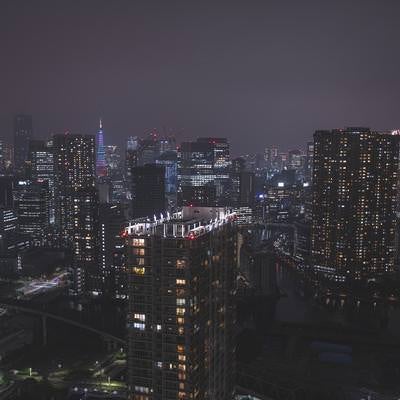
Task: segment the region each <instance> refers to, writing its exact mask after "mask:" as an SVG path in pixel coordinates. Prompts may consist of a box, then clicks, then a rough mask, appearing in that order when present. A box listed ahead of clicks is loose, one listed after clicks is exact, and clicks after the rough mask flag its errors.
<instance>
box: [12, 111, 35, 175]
mask: <svg viewBox="0 0 400 400" xmlns="http://www.w3.org/2000/svg"><path fill="white" fill-rule="evenodd" d="M31 139H32V116H31V115H22V114H21V115H17V116H16V117H15V119H14V170H15V171H16V172H17V173H22V174H24V173H25V162H26V161H27V160H28V158H29V142H30V140H31Z"/></svg>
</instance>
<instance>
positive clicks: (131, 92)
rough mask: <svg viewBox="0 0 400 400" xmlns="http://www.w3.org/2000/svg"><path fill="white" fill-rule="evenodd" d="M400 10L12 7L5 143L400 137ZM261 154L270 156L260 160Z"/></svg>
mask: <svg viewBox="0 0 400 400" xmlns="http://www.w3.org/2000/svg"><path fill="white" fill-rule="evenodd" d="M399 21H400V1H399V0H374V1H372V0H343V1H341V0H326V1H325V0H315V1H313V0H292V1H285V0H275V1H270V0H264V1H251V0H248V1H245V0H243V1H234V0H233V1H218V0H214V1H207V0H206V1H191V0H186V1H173V0H160V1H149V0H142V1H136V0H65V1H58V0H24V1H21V0H0V136H1V137H4V138H7V139H9V138H10V137H11V133H12V117H13V115H14V114H16V113H20V112H24V113H30V114H32V115H33V118H34V132H35V135H36V136H38V137H46V136H47V135H48V134H50V133H51V132H63V131H65V130H70V131H72V132H78V133H94V132H95V130H96V126H97V120H98V118H99V116H102V117H103V119H104V127H105V135H106V137H105V141H106V143H107V144H111V143H117V144H122V143H123V142H124V140H125V138H126V137H127V136H128V135H141V134H142V133H143V132H144V131H146V130H148V129H151V128H159V129H160V130H161V129H162V128H163V127H166V128H168V129H173V130H175V131H179V132H181V133H180V135H179V136H178V137H177V138H178V140H183V139H189V138H194V137H196V136H226V137H228V138H229V139H230V140H231V142H232V147H233V152H234V153H236V154H240V153H243V152H244V151H260V150H261V149H262V148H263V147H265V146H266V145H271V144H276V145H279V146H282V148H284V149H288V148H293V147H297V146H302V145H303V144H304V143H305V141H307V140H310V138H311V137H312V133H313V131H314V130H315V129H319V128H334V127H342V126H346V125H353V126H354V125H356V126H359V125H362V126H371V127H373V128H376V129H391V128H399V127H400V23H399ZM261 151H262V150H261Z"/></svg>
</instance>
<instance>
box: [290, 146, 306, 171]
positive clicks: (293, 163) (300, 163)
mask: <svg viewBox="0 0 400 400" xmlns="http://www.w3.org/2000/svg"><path fill="white" fill-rule="evenodd" d="M287 166H288V167H289V168H291V169H295V170H300V169H301V168H302V167H304V155H303V153H302V152H301V150H298V149H294V150H290V151H289V152H288V159H287Z"/></svg>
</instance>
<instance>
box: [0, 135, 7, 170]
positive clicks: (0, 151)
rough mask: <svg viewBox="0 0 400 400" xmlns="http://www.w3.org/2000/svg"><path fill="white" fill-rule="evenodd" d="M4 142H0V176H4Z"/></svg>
mask: <svg viewBox="0 0 400 400" xmlns="http://www.w3.org/2000/svg"><path fill="white" fill-rule="evenodd" d="M4 145H5V143H4V141H3V140H0V174H4V172H5V169H6V166H5V161H4Z"/></svg>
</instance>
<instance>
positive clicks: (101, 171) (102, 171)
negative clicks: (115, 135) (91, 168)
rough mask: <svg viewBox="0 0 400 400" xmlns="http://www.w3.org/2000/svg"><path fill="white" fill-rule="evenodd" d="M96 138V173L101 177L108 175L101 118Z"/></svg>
mask: <svg viewBox="0 0 400 400" xmlns="http://www.w3.org/2000/svg"><path fill="white" fill-rule="evenodd" d="M96 139H97V143H96V144H97V150H96V156H97V157H96V175H97V177H98V178H99V177H104V176H107V164H106V157H105V149H104V134H103V122H102V120H101V119H100V124H99V130H98V131H97V135H96Z"/></svg>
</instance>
